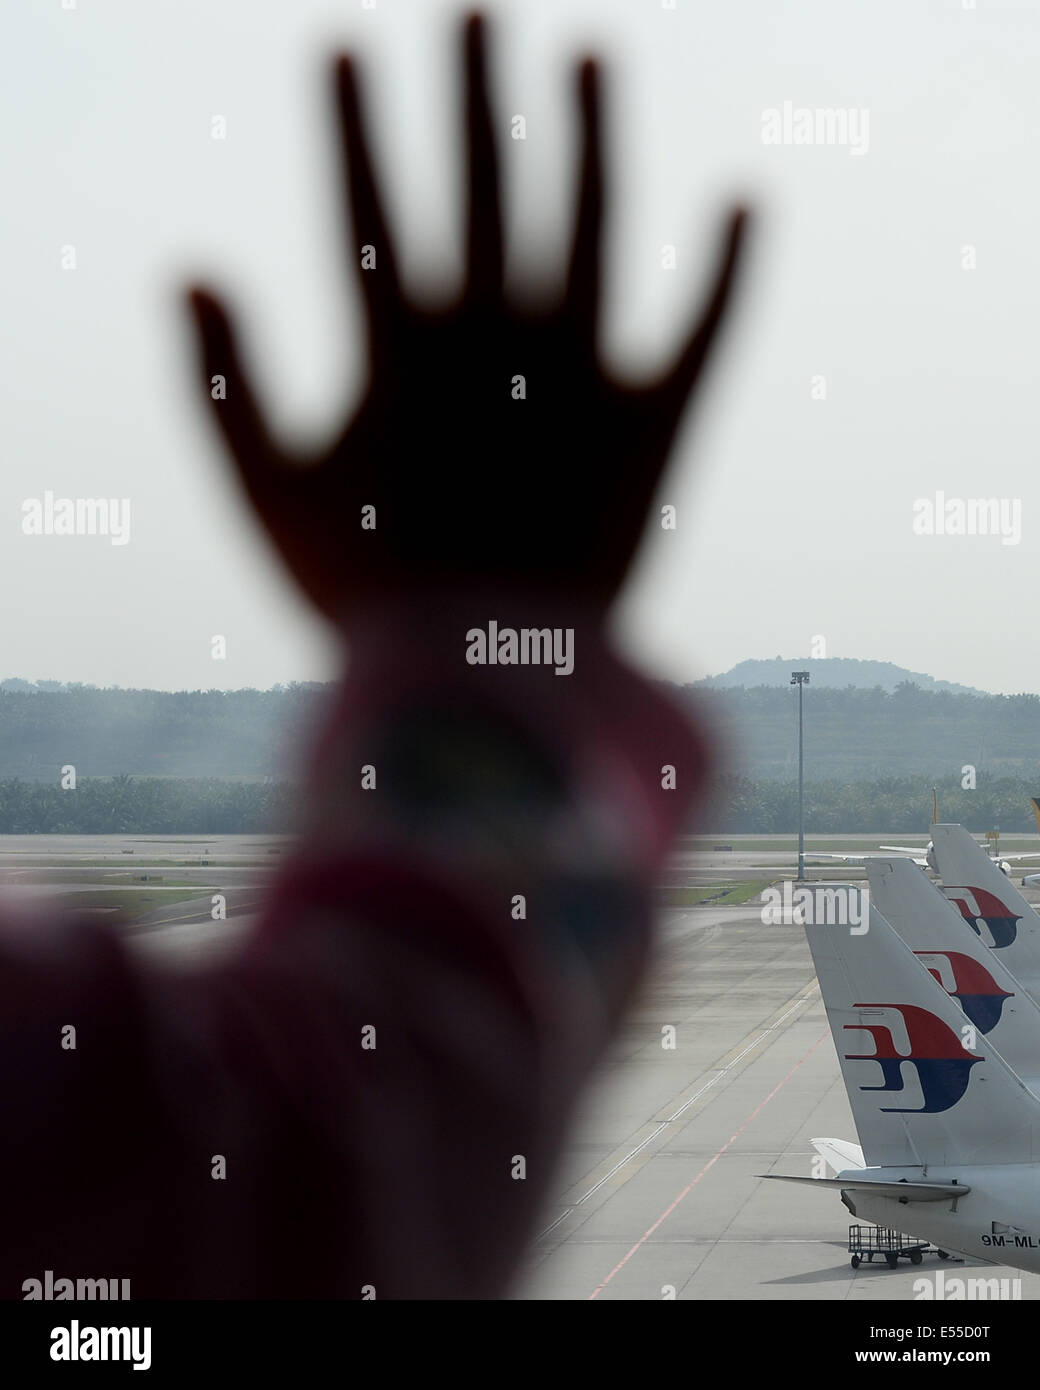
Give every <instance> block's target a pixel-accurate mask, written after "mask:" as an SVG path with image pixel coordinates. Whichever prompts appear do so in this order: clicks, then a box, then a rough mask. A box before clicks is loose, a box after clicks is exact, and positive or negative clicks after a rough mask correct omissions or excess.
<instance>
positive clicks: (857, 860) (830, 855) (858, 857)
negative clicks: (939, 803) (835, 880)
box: [805, 845, 1040, 869]
mask: <svg viewBox="0 0 1040 1390" xmlns="http://www.w3.org/2000/svg"><path fill="white" fill-rule="evenodd" d="M883 849H901V850H902V852H903V853H905V854H913V855H917V853H918V852H919V850H920V845H918V847H917V849H916V850H911V849H907V848H906V846H905V845H903V846H900V845H879V846H878V851H880V850H883ZM878 851H875V850H869V849H868V850H865V851H864V852H863V853H862V854H836V853H834V852H832V851H831V850H823V849H814V850H806V851H805V857H806V859H840V860H841V861H842V862H843V863H845V864H865V863H866V862H867V860H868V859H884V858H886V857H887V856H885V855H884V854H881V853H879V852H878ZM1037 857H1038V858H1040V855H1038V856H1037ZM914 863H915V864H920V866H921V868H922V869H927V868H929V867H930V866H929V864H928V860H927V859H918V858H915V859H914Z"/></svg>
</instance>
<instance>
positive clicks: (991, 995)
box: [914, 951, 1015, 1033]
mask: <svg viewBox="0 0 1040 1390" xmlns="http://www.w3.org/2000/svg"><path fill="white" fill-rule="evenodd" d="M914 955H915V956H916V957H917V959H918V960H919V961H920V962H921V964H922V965H923V966H925V967H926V968H927V970H928V973H929V975H933V976H934V977H935V979H937V980H938V981H939V983H940V984H941V985H942V987H943V989H944V990H945V991H946V993H947V994H949V995H951V996H952V997H953V998H954V999H956V1000H957V1002H958V1004H960V1006H961V1008H962V1009H963V1010H964V1012H965V1014H966V1015H967V1017H968V1019H969V1020H970V1021H971V1022H972V1023H974V1025H975V1027H976V1028H977V1029H978V1030H979V1032H980V1033H988V1032H989V1030H990V1029H991V1028H994V1027H996V1025H997V1024H998V1023H999V1022H1000V1015H1001V1013H1002V1012H1003V1010H1004V1000H1005V999H1014V997H1015V996H1014V994H1012V993H1009V992H1008V991H1007V990H1006V989H1001V988H1000V986H999V985H998V984H997V982H996V980H994V978H993V976H992V975H991V974H990V973H989V971H988V970H987V969H986V967H985V966H984V965H980V964H979V962H978V961H976V960H972V958H971V956H965V955H962V954H961V952H960V951H915V952H914Z"/></svg>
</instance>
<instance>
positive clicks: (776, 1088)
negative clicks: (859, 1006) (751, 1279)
mask: <svg viewBox="0 0 1040 1390" xmlns="http://www.w3.org/2000/svg"><path fill="white" fill-rule="evenodd" d="M829 1035H830V1029H829V1028H825V1029H824V1030H823V1032H822V1033H821V1034H820V1036H819V1037H818V1038H817V1039H816V1041H815V1042H814V1043H813V1045H812V1047H810V1049H809V1051H808V1052H807V1053H806V1054H805V1056H804V1057H802V1058H801V1060H800V1061H798V1062H795V1064H794V1066H793V1067H792V1068H791V1070H790V1071H789V1072H788V1073H787V1075H786V1076H785V1077H784V1079H783V1080H782V1081H778V1082H777V1083H776V1085H775V1086H774V1087H773V1089H772V1090H771V1091H770V1092H769V1094H768V1095H767V1096H766V1098H765V1100H762V1101H759V1103H758V1104H757V1105H756V1106H755V1108H754V1110H752V1112H751V1114H750V1115H749V1116H748V1117H747V1119H746V1120H745V1121H744V1122H743V1124H741V1126H740V1128H739V1129H737V1130H735V1131H734V1133H733V1134H731V1135H730V1137H729V1138H728V1139H727V1140H726V1142H725V1143H724V1144H723V1146H722V1148H721V1149H719V1151H718V1153H717V1154H715V1156H714V1157H713V1158H710V1159H709V1160H708V1162H707V1163H706V1164H705V1165H704V1167H703V1168H702V1169H701V1171H700V1172H699V1173H698V1174H697V1176H696V1177H695V1178H694V1179H693V1180H692V1181H691V1182H689V1183H687V1185H686V1186H685V1187H684V1188H683V1190H682V1191H681V1192H680V1193H679V1195H678V1197H676V1199H675V1201H674V1202H672V1203H671V1205H670V1206H667V1207H665V1209H664V1211H663V1212H662V1213H661V1215H660V1216H659V1217H658V1218H657V1220H656V1221H655V1222H654V1224H653V1225H652V1226H651V1227H650V1229H649V1230H648V1231H645V1232H644V1233H643V1234H642V1235H641V1236H640V1237H639V1239H638V1240H637V1241H636V1243H635V1245H633V1246H632V1249H631V1250H630V1251H629V1252H628V1254H627V1255H626V1256H625V1257H624V1259H621V1260H618V1262H617V1264H616V1265H615V1266H614V1268H613V1269H612V1270H611V1271H610V1273H609V1274H608V1275H607V1277H606V1278H605V1279H604V1280H603V1282H602V1283H601V1284H597V1285H596V1287H595V1288H594V1289H593V1291H592V1293H590V1294H589V1298H588V1301H589V1302H590V1303H591V1302H592V1300H593V1299H594V1298H598V1297H599V1295H600V1294H601V1293H602V1292H603V1290H604V1289H605V1288H606V1287H607V1285H608V1284H609V1283H610V1281H611V1279H613V1277H614V1275H615V1274H617V1273H618V1271H619V1270H622V1269H624V1267H625V1265H627V1264H628V1262H629V1260H630V1259H631V1258H632V1256H633V1255H634V1254H635V1253H636V1251H637V1250H638V1249H640V1247H641V1246H642V1245H644V1244H645V1242H646V1241H647V1240H649V1238H650V1237H651V1236H652V1235H653V1233H654V1232H655V1231H656V1230H657V1228H658V1226H660V1224H661V1222H662V1221H664V1220H665V1219H666V1218H667V1217H669V1216H671V1214H672V1212H673V1211H674V1210H675V1208H676V1207H677V1206H678V1205H679V1203H680V1202H681V1201H682V1200H683V1198H684V1197H686V1196H687V1195H688V1194H689V1193H691V1192H692V1191H693V1189H694V1188H695V1187H696V1186H697V1184H698V1183H699V1182H700V1180H701V1178H703V1177H704V1174H705V1173H706V1172H707V1171H708V1169H709V1168H713V1167H714V1166H715V1164H716V1163H717V1162H718V1161H719V1159H720V1158H721V1157H722V1155H723V1154H724V1153H725V1152H726V1150H727V1149H728V1148H729V1146H730V1145H731V1144H732V1143H733V1142H734V1141H735V1140H737V1139H739V1138H740V1136H741V1135H742V1134H743V1132H744V1130H745V1129H747V1127H748V1125H749V1124H750V1123H751V1121H752V1120H753V1119H754V1118H755V1116H756V1115H758V1114H759V1113H760V1112H761V1111H763V1110H764V1109H765V1108H766V1106H767V1105H768V1104H769V1102H770V1101H771V1100H772V1099H773V1097H774V1096H775V1095H776V1093H777V1091H779V1090H780V1089H781V1088H782V1087H784V1086H786V1085H787V1083H788V1082H789V1081H790V1079H791V1077H792V1076H794V1074H795V1072H796V1071H797V1070H798V1068H799V1067H800V1066H801V1065H802V1062H805V1061H806V1060H807V1059H808V1058H809V1057H811V1056H812V1054H813V1053H814V1052H815V1051H816V1049H817V1048H818V1047H819V1045H820V1043H822V1042H823V1040H824V1038H826V1037H828V1036H829Z"/></svg>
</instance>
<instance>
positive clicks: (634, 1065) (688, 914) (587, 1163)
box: [515, 902, 1040, 1300]
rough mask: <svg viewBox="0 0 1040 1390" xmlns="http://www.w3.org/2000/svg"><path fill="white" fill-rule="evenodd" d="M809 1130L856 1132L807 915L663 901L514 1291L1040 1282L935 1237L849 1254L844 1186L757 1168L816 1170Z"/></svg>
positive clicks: (870, 1290) (588, 1295)
mask: <svg viewBox="0 0 1040 1390" xmlns="http://www.w3.org/2000/svg"><path fill="white" fill-rule="evenodd" d="M669 1026H670V1027H673V1028H674V1029H675V1048H674V1050H671V1051H670V1050H666V1048H664V1047H662V1038H663V1037H664V1038H665V1039H667V1037H668V1035H667V1034H663V1033H662V1030H663V1029H665V1028H667V1027H669ZM813 1137H833V1138H842V1139H851V1140H855V1138H856V1132H855V1129H854V1127H853V1124H852V1116H851V1113H850V1110H849V1105H848V1101H847V1098H846V1095H845V1088H844V1086H843V1084H842V1081H841V1077H840V1073H839V1070H838V1063H837V1059H836V1056H835V1052H834V1046H833V1043H832V1041H831V1036H830V1031H829V1029H828V1027H827V1020H826V1015H825V1013H824V1009H823V1005H822V1003H821V1000H820V995H819V989H818V987H817V985H816V980H815V975H814V972H813V968H812V963H811V960H810V957H809V951H808V947H807V945H806V942H805V938H804V935H803V933H802V931H801V929H800V928H797V927H791V926H764V925H763V924H762V922H761V919H760V909H759V906H758V905H757V904H756V903H754V902H752V903H749V904H747V905H745V906H742V907H736V908H726V907H712V908H695V909H688V910H677V911H671V912H667V913H665V914H664V917H663V920H662V935H661V952H660V957H659V962H658V966H657V968H656V969H655V971H654V973H653V977H652V979H651V981H650V982H649V984H648V987H647V988H646V990H645V991H644V995H643V998H642V1000H641V1001H640V1004H639V1006H638V1008H637V1010H636V1011H635V1012H634V1013H633V1014H632V1016H631V1017H630V1019H629V1022H628V1025H627V1026H626V1028H625V1030H624V1033H623V1036H622V1037H621V1039H620V1041H619V1043H618V1044H617V1045H616V1046H615V1048H614V1049H613V1052H612V1055H611V1057H610V1059H609V1061H608V1062H607V1064H606V1065H605V1066H604V1067H603V1068H602V1070H601V1074H600V1077H599V1079H598V1082H597V1084H596V1086H595V1088H594V1090H593V1092H592V1094H591V1095H590V1096H589V1098H588V1101H587V1103H586V1105H585V1106H584V1108H583V1112H582V1115H581V1117H580V1118H579V1120H578V1122H577V1124H576V1126H575V1128H574V1132H573V1136H572V1140H571V1142H570V1144H569V1145H568V1148H567V1152H566V1158H565V1161H564V1165H563V1169H562V1172H561V1174H560V1178H559V1181H558V1183H557V1194H558V1195H557V1199H556V1201H555V1202H554V1203H553V1204H552V1206H551V1207H550V1209H549V1210H548V1211H547V1213H546V1218H545V1222H544V1230H543V1234H542V1235H541V1236H540V1238H539V1239H538V1240H537V1241H536V1242H535V1245H534V1248H533V1249H532V1251H531V1253H530V1256H529V1259H528V1261H527V1267H526V1271H525V1274H524V1277H523V1278H522V1280H521V1281H520V1283H519V1285H518V1287H517V1289H516V1292H515V1297H516V1298H520V1299H583V1300H586V1299H596V1300H602V1299H666V1298H682V1299H796V1300H797V1299H842V1300H844V1299H853V1300H861V1299H862V1300H874V1299H894V1300H913V1299H914V1298H915V1297H917V1296H918V1295H919V1293H920V1289H918V1290H917V1291H915V1289H914V1284H915V1281H918V1280H921V1279H922V1278H927V1279H929V1280H934V1279H935V1276H936V1274H937V1273H938V1272H939V1271H940V1270H941V1271H942V1272H943V1273H944V1274H945V1276H946V1278H947V1279H950V1278H953V1277H957V1276H961V1277H985V1278H1012V1279H1020V1280H1021V1285H1020V1292H1021V1297H1022V1298H1023V1299H1029V1298H1035V1297H1037V1296H1038V1295H1040V1276H1038V1275H1029V1274H1025V1273H1023V1272H1022V1271H1018V1270H1012V1269H1009V1268H1006V1267H1004V1266H995V1265H984V1264H982V1263H981V1262H975V1261H965V1262H961V1261H952V1260H951V1261H945V1262H940V1261H939V1260H938V1258H937V1257H936V1256H935V1255H934V1253H933V1254H929V1255H926V1256H925V1257H924V1261H923V1263H922V1264H921V1265H919V1266H912V1265H910V1263H909V1262H908V1261H906V1260H902V1261H900V1263H899V1266H898V1268H897V1269H895V1270H889V1268H888V1267H887V1265H886V1264H884V1263H883V1262H881V1263H878V1262H875V1263H874V1264H872V1265H867V1264H863V1265H861V1266H860V1268H859V1269H858V1270H856V1271H854V1270H853V1269H852V1268H851V1265H850V1262H849V1255H848V1251H847V1240H848V1227H849V1225H850V1224H851V1223H852V1222H853V1220H854V1218H853V1217H851V1216H850V1215H849V1213H848V1212H847V1211H846V1209H845V1207H844V1206H843V1205H842V1203H841V1200H840V1197H839V1196H838V1193H837V1191H836V1190H834V1189H830V1190H826V1191H820V1192H814V1191H811V1190H808V1189H805V1188H801V1187H798V1186H795V1185H793V1184H787V1183H774V1182H766V1181H761V1180H760V1179H759V1178H758V1177H756V1174H760V1173H769V1172H777V1173H791V1174H798V1175H802V1176H805V1177H809V1176H813V1175H814V1172H813V1166H812V1165H813V1160H814V1159H815V1158H816V1154H815V1151H814V1150H813V1148H812V1145H811V1143H810V1140H811V1139H812V1138H813ZM826 1175H827V1176H831V1174H830V1173H829V1172H828V1173H827V1174H826ZM1012 1287H1013V1286H1012Z"/></svg>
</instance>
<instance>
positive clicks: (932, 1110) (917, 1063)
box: [844, 1004, 984, 1115]
mask: <svg viewBox="0 0 1040 1390" xmlns="http://www.w3.org/2000/svg"><path fill="white" fill-rule="evenodd" d="M852 1007H853V1008H854V1009H878V1010H884V1011H885V1012H884V1013H879V1015H878V1022H877V1023H867V1022H863V1023H846V1024H845V1025H844V1028H845V1031H846V1032H856V1031H858V1032H863V1033H869V1034H870V1036H871V1037H872V1038H873V1040H874V1051H873V1052H846V1053H845V1060H846V1061H848V1062H876V1063H877V1064H878V1066H879V1067H880V1068H881V1074H882V1076H883V1078H884V1084H883V1085H881V1086H860V1088H859V1089H860V1090H861V1091H892V1092H898V1091H902V1090H904V1089H905V1082H904V1077H903V1068H904V1067H905V1066H911V1067H914V1068H915V1069H916V1071H917V1077H918V1080H919V1082H920V1085H921V1094H922V1096H923V1097H924V1104H923V1105H883V1106H881V1107H880V1109H881V1112H882V1114H885V1115H908V1114H909V1115H934V1114H938V1113H940V1112H941V1111H943V1110H949V1109H950V1108H951V1106H954V1105H956V1104H957V1102H958V1101H959V1100H960V1099H961V1097H962V1096H963V1095H964V1092H965V1091H966V1090H967V1089H968V1079H969V1077H970V1075H971V1069H972V1067H973V1066H974V1065H975V1064H976V1062H981V1061H983V1060H984V1059H983V1058H982V1057H978V1056H976V1055H975V1053H973V1052H968V1051H967V1050H966V1049H965V1048H964V1046H963V1045H962V1043H961V1040H960V1038H959V1037H958V1036H957V1034H956V1033H955V1032H954V1031H953V1030H952V1029H951V1028H948V1027H947V1026H946V1024H945V1023H943V1021H942V1019H941V1018H936V1017H935V1015H934V1014H930V1013H929V1012H928V1010H927V1009H921V1008H918V1007H917V1005H916V1004H854V1005H853V1006H852ZM893 1014H894V1015H895V1016H896V1017H895V1018H893V1017H892V1015H893ZM896 1019H898V1020H899V1022H900V1023H901V1024H902V1029H901V1032H905V1034H906V1038H907V1041H908V1043H909V1046H910V1051H909V1053H905V1052H900V1051H899V1049H898V1047H897V1046H896V1042H895V1039H894V1037H893V1035H892V1028H893V1026H894V1024H895V1023H896Z"/></svg>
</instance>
